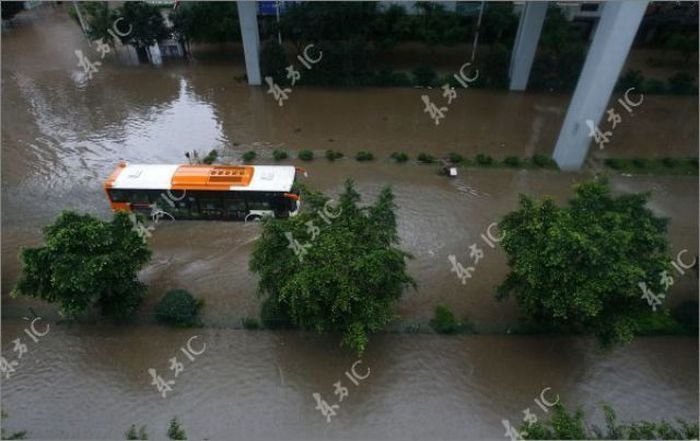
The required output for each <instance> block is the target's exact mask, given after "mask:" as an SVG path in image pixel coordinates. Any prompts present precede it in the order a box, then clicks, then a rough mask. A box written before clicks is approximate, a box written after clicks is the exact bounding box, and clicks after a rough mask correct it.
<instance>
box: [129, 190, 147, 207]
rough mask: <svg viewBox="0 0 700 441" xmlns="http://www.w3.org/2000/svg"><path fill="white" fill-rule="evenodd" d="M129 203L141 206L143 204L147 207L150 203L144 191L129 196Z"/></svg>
mask: <svg viewBox="0 0 700 441" xmlns="http://www.w3.org/2000/svg"><path fill="white" fill-rule="evenodd" d="M130 202H131V203H132V204H142V205H143V204H145V205H148V204H150V203H151V201H149V199H148V193H147V192H145V191H140V190H137V191H135V192H133V193H132V194H131V197H130Z"/></svg>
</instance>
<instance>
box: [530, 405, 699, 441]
mask: <svg viewBox="0 0 700 441" xmlns="http://www.w3.org/2000/svg"><path fill="white" fill-rule="evenodd" d="M603 413H604V414H605V425H606V427H605V430H603V429H601V428H600V427H597V426H595V425H593V426H592V427H591V430H588V428H587V425H586V423H585V422H584V417H585V415H584V413H583V411H582V410H581V409H580V408H579V409H576V410H575V411H574V412H573V413H570V412H568V411H567V410H566V408H564V406H563V405H562V404H561V403H557V404H556V405H555V406H554V409H553V412H552V416H551V417H550V418H549V419H548V420H547V421H537V422H535V423H533V424H523V425H521V427H520V428H519V429H518V431H519V432H520V433H521V434H522V435H523V438H524V439H540V440H544V439H645V440H657V439H697V438H698V424H697V423H687V422H685V421H683V420H681V419H677V423H678V426H674V425H672V424H670V423H668V422H667V421H663V420H662V421H661V422H658V423H655V422H649V421H636V422H631V423H627V424H619V423H618V422H617V415H616V414H615V411H614V410H613V408H612V407H610V406H609V405H607V404H605V403H603Z"/></svg>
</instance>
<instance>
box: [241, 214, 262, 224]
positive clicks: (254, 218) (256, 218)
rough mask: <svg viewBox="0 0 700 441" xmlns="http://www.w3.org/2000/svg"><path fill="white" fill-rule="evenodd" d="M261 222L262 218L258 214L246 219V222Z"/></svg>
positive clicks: (250, 215)
mask: <svg viewBox="0 0 700 441" xmlns="http://www.w3.org/2000/svg"><path fill="white" fill-rule="evenodd" d="M261 220H262V217H261V216H260V215H258V214H249V215H248V216H246V218H245V221H246V222H260V221H261Z"/></svg>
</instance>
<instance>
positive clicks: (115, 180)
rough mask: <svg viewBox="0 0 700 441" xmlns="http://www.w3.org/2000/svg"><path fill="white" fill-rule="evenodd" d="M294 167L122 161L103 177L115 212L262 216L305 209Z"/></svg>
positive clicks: (172, 216) (236, 217) (230, 217)
mask: <svg viewBox="0 0 700 441" xmlns="http://www.w3.org/2000/svg"><path fill="white" fill-rule="evenodd" d="M297 171H301V170H300V169H297V168H295V167H293V166H252V165H250V166H249V165H245V166H231V165H189V164H186V165H168V164H127V163H126V162H121V163H119V165H118V166H117V168H116V170H114V172H112V174H111V175H110V176H109V178H108V179H107V180H106V181H105V182H104V189H105V192H106V193H107V197H108V198H109V201H110V205H111V207H112V210H113V211H118V210H123V211H127V212H129V213H140V214H145V215H147V216H150V217H152V216H155V215H158V216H159V217H163V216H165V217H167V218H168V219H173V220H174V219H203V220H204V219H216V220H242V221H246V222H248V221H257V220H261V219H262V218H264V217H266V216H273V217H279V218H285V217H288V216H294V215H296V214H297V213H298V212H299V210H300V208H301V197H300V192H299V191H298V190H297V189H296V188H295V185H294V183H295V180H296V177H297Z"/></svg>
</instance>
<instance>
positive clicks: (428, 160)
mask: <svg viewBox="0 0 700 441" xmlns="http://www.w3.org/2000/svg"><path fill="white" fill-rule="evenodd" d="M418 162H422V163H424V164H432V163H433V162H435V157H434V156H433V155H431V154H429V153H418Z"/></svg>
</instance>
